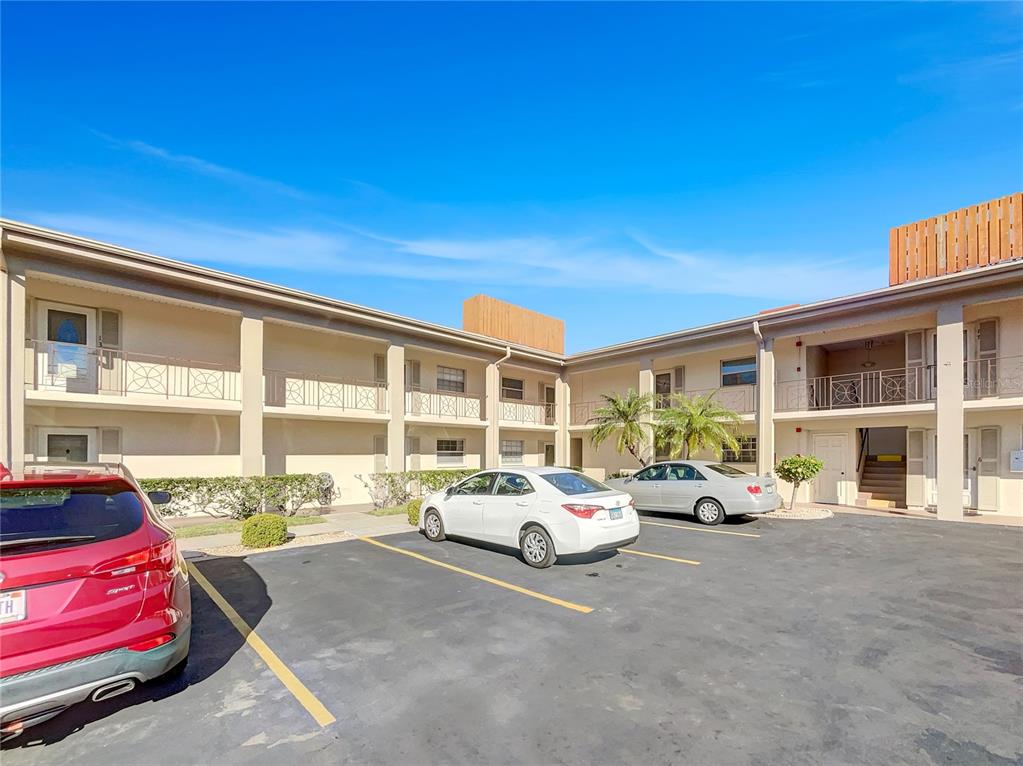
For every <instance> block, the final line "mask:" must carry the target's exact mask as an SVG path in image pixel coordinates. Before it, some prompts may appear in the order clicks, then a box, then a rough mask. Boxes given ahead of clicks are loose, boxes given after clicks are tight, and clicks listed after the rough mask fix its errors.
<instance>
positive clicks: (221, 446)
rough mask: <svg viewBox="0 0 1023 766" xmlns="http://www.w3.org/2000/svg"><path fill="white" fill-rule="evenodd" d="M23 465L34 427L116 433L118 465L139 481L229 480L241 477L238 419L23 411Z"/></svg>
mask: <svg viewBox="0 0 1023 766" xmlns="http://www.w3.org/2000/svg"><path fill="white" fill-rule="evenodd" d="M25 424H26V440H25V452H26V459H27V460H33V459H35V456H36V448H37V447H36V445H37V444H38V441H37V440H36V432H35V427H40V426H43V427H46V426H48V427H66V428H119V429H120V430H121V454H122V456H123V457H122V460H123V462H124V463H125V465H127V466H128V469H129V470H130V471H131V472H132V473H133V474H134V475H135V476H137V477H139V478H158V477H164V476H232V475H237V474H238V473H239V472H240V471H241V462H240V459H239V456H238V449H239V439H238V418H237V417H235V416H230V415H206V414H192V413H183V414H176V413H175V414H171V413H160V412H136V411H128V410H93V409H78V408H72V407H36V406H32V407H26V409H25Z"/></svg>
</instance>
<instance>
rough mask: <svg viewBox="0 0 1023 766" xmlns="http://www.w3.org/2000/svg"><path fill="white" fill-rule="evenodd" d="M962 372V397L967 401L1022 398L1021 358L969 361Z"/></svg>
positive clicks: (1022, 370) (1022, 360)
mask: <svg viewBox="0 0 1023 766" xmlns="http://www.w3.org/2000/svg"><path fill="white" fill-rule="evenodd" d="M963 370H964V371H963V396H964V398H965V399H966V400H967V401H973V400H977V399H986V398H989V397H1012V396H1023V356H1002V357H997V358H995V359H971V360H967V361H966V362H965V364H964V368H963Z"/></svg>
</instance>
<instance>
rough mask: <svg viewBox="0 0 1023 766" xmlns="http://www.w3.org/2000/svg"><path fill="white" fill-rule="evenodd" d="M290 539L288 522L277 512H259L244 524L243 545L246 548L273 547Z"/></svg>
mask: <svg viewBox="0 0 1023 766" xmlns="http://www.w3.org/2000/svg"><path fill="white" fill-rule="evenodd" d="M287 541H288V522H287V520H286V519H285V518H284V517H283V516H278V515H277V514H276V513H257V514H256V515H255V516H250V517H249V518H247V519H245V523H243V524H242V545H244V546H245V547H246V548H272V547H273V546H275V545H284V543H286V542H287Z"/></svg>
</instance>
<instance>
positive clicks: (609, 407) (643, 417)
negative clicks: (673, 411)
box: [589, 388, 653, 465]
mask: <svg viewBox="0 0 1023 766" xmlns="http://www.w3.org/2000/svg"><path fill="white" fill-rule="evenodd" d="M601 399H603V400H604V404H603V405H602V406H601V407H598V408H597V409H596V410H595V411H594V412H593V417H591V418H590V419H589V422H590V423H593V424H594V425H593V430H592V431H591V432H590V443H591V444H592V445H593V446H594V447H599V446H600V445H601V444H603V443H604V442H605V441H607V440H608V439H610V438H611V437H612V436H614V437H616V441H615V449H617V450H618V454H619V455H622V454H624V453H625V451H626V450H628V451H629V453H630V454H631V455H632V456H633V457H634V458H636V460H638V461H639V464H640V465H646V461H645V460H644V459H643V457H642V454H641V451H642V448H643V445H645V444H646V443H647V442H649V441H650V434H649V430H648V427H647V426H648V425H649V419H650V414H651V413H652V412H653V397H652V396H651V395H650V394H639V393H636V391H635V390H633V389H631V388H630V389H629V390H628V392H627V393H625V394H623V395H622V396H619V395H618V394H601Z"/></svg>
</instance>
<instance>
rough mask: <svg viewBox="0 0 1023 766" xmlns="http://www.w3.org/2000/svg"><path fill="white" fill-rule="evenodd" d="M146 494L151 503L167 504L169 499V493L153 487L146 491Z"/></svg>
mask: <svg viewBox="0 0 1023 766" xmlns="http://www.w3.org/2000/svg"><path fill="white" fill-rule="evenodd" d="M146 496H147V497H148V498H149V502H151V503H152V504H153V505H167V503H169V502H170V501H171V493H170V492H167V491H166V490H163V489H154V490H153V491H152V492H147V493H146Z"/></svg>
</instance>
